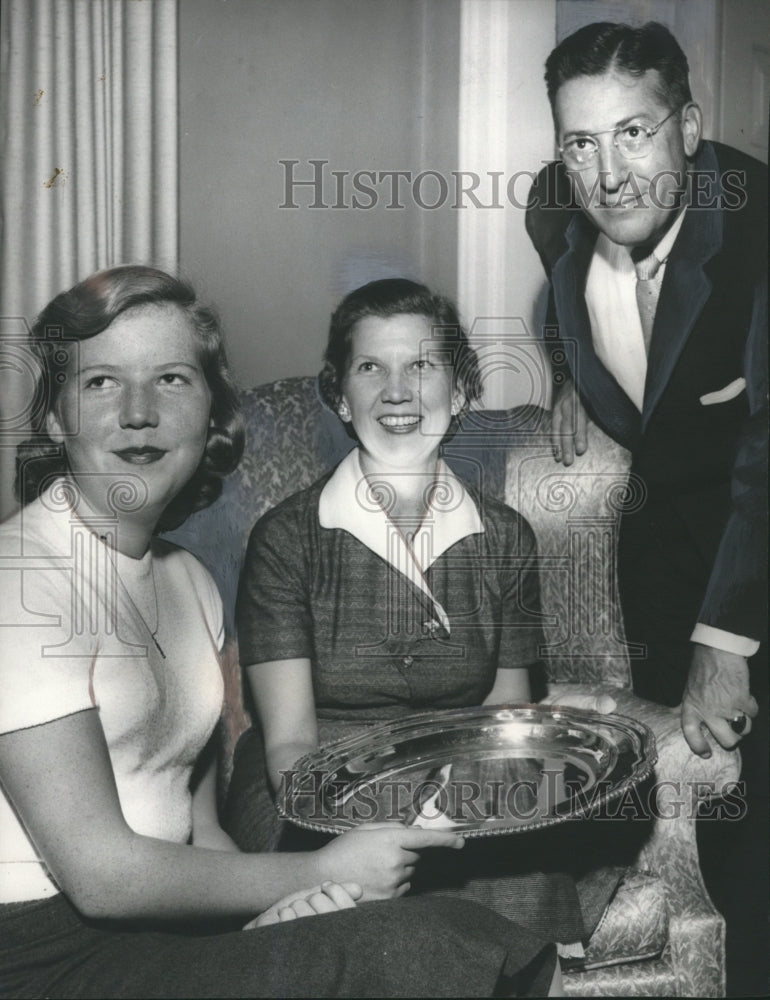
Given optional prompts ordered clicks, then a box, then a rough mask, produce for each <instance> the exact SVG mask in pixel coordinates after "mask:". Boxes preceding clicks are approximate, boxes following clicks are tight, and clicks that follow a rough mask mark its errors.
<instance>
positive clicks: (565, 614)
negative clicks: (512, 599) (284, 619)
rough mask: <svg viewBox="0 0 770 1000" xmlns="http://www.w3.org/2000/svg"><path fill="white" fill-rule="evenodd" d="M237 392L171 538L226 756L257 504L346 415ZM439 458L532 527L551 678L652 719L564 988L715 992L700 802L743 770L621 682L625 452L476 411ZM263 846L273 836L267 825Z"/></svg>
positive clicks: (280, 394)
mask: <svg viewBox="0 0 770 1000" xmlns="http://www.w3.org/2000/svg"><path fill="white" fill-rule="evenodd" d="M242 399H243V405H244V409H245V414H246V420H247V432H248V440H247V447H246V454H245V456H244V459H243V462H242V463H241V466H240V468H239V470H238V471H237V472H236V473H234V474H233V475H232V476H231V477H230V478H229V479H228V481H227V483H226V485H225V489H224V492H223V495H222V497H221V498H220V499H219V500H218V501H217V502H216V503H215V504H214V505H213V506H212V507H210V508H209V509H208V510H205V511H202V512H200V513H199V514H196V515H194V516H193V517H192V518H191V519H190V520H189V521H188V522H187V523H186V524H185V525H184V526H183V528H181V529H179V530H177V531H176V532H174V533H173V534H172V535H171V537H172V538H173V539H174V540H176V541H177V542H178V543H179V544H181V545H184V546H185V547H187V548H189V549H190V550H192V551H193V552H194V553H195V554H196V555H198V556H199V557H200V558H201V560H202V561H203V562H204V563H205V564H206V566H207V567H208V568H209V569H210V571H211V572H212V574H213V575H214V577H215V579H216V580H217V583H218V585H219V587H220V589H221V592H222V596H223V599H224V603H225V609H226V615H227V627H228V635H229V638H228V643H227V648H226V664H225V669H226V675H227V687H228V691H227V706H226V716H225V720H224V722H225V724H224V727H223V729H224V732H223V747H224V754H225V763H226V765H227V763H228V762H229V761H231V759H232V754H233V751H234V748H235V745H236V742H237V739H238V737H239V735H240V734H241V733H242V732H243V731H244V730H245V729H246V728H247V727H248V726H249V725H250V724H251V720H250V716H249V713H248V710H247V708H246V706H245V703H244V696H243V692H242V686H241V676H240V670H239V667H238V657H237V648H236V640H235V638H234V628H233V609H234V603H235V595H236V588H237V580H238V573H239V569H240V564H241V559H242V555H243V551H244V549H245V544H246V540H247V537H248V534H249V531H250V529H251V526H252V525H253V523H254V522H255V520H256V519H257V518H258V517H260V516H261V515H262V514H263V513H264V512H265V511H266V510H268V509H269V508H270V507H272V506H274V505H275V504H277V503H278V502H279V501H280V500H282V499H283V498H284V497H286V496H288V495H289V494H291V493H293V492H295V491H296V490H299V489H302V488H304V487H305V486H308V485H310V483H312V482H313V481H314V480H315V479H316V478H318V477H319V476H320V475H321V474H322V473H324V472H325V471H326V470H327V469H329V468H331V467H332V466H333V465H334V464H336V462H337V461H339V460H340V458H342V457H343V455H344V454H345V453H346V452H347V450H348V449H349V448H350V447H351V441H350V439H349V438H348V437H347V435H346V434H345V431H344V429H343V426H342V424H341V423H340V422H339V420H338V419H337V418H336V416H335V415H334V414H332V413H330V412H329V411H328V410H327V409H325V407H324V406H323V405H322V404H321V403H320V401H319V399H318V397H317V394H316V390H315V382H314V380H313V379H312V378H310V377H297V378H289V379H283V380H281V381H277V382H273V383H270V384H267V385H263V386H259V387H257V388H255V389H249V390H246V391H244V392H243V394H242ZM446 457H447V459H448V460H449V461H450V464H454V466H455V469H456V471H457V472H458V473H459V474H461V475H470V476H471V477H473V478H475V479H476V480H477V485H480V486H481V487H482V488H483V489H486V490H489V491H491V492H492V493H493V494H495V495H497V496H500V497H502V498H503V499H504V500H505V501H506V502H507V503H509V504H510V505H511V506H514V507H516V508H517V509H518V510H520V511H521V512H522V513H523V514H524V515H525V516H526V517H527V518H528V520H529V521H530V523H531V524H532V526H533V528H534V530H535V533H536V535H537V538H538V550H539V562H540V568H541V569H540V572H541V588H542V602H543V609H542V610H543V614H544V632H545V646H544V648H543V651H542V652H543V661H544V663H545V665H546V669H547V674H548V683H549V687H550V688H551V689H552V690H563V691H572V690H576V691H581V690H583V691H586V690H590V691H591V692H593V693H597V692H599V691H602V690H607V691H609V692H610V693H612V695H613V697H614V698H615V699H616V702H617V706H618V708H617V710H618V712H620V713H621V714H624V715H628V716H632V717H634V718H637V719H639V720H641V721H643V722H645V723H647V725H649V726H650V727H651V729H652V730H653V732H654V734H655V739H656V745H657V755H658V757H657V763H656V765H655V775H654V783H655V789H656V793H657V805H658V810H657V815H658V816H659V818H653V819H651V820H649V821H647V822H645V823H643V824H642V825H641V826H639V827H637V828H636V830H635V837H633V838H631V840H630V843H631V845H632V846H631V848H630V853H629V854H628V855H627V856H625V857H622V851H621V853H620V856H621V857H622V864H623V868H624V871H625V874H624V876H623V878H622V880H621V882H620V884H619V887H618V889H617V891H616V893H615V896H614V897H613V899H612V900H611V901H610V903H609V905H608V907H607V909H606V910H605V912H604V915H603V916H602V918H601V920H600V922H599V925H598V927H597V928H596V930H595V931H594V933H593V935H592V937H591V939H590V940H589V941H587V942H585V943H584V944H585V958H584V959H582V960H580V961H574V962H572V964H571V967H569V968H568V970H567V974H566V976H565V981H566V989H567V992H568V993H569V994H571V995H575V996H704V997H705V996H720V995H723V994H724V986H725V978H724V977H725V968H724V923H723V920H722V918H721V917H720V916H719V914H718V913H717V912H716V911H715V909H714V907H713V905H712V903H711V901H710V899H709V898H708V895H707V893H706V890H705V888H704V885H703V881H702V879H701V875H700V870H699V866H698V855H697V849H696V841H695V821H694V813H695V810H696V808H697V805H698V801H699V800H700V799H703V798H705V797H709V796H711V797H712V799H713V798H716V797H718V796H719V794H720V792H721V791H722V790H723V789H725V788H726V787H727V786H728V785H729V783H730V782H732V781H735V780H736V779H737V777H738V769H739V758H738V756H737V754H734V753H733V754H730V753H727V752H725V751H722V750H721V749H720V748H719V747H715V750H714V754H713V756H712V757H711V759H709V760H702V759H701V758H699V757H696V756H694V755H693V754H691V753H690V751H689V749H688V748H687V746H686V744H685V742H684V739H683V737H682V735H681V732H680V728H679V722H678V715H677V712H676V711H675V710H673V709H667V708H662V707H659V706H655V705H652V704H650V703H649V702H644V701H642V700H640V699H638V698H636V697H635V696H634V695H633V694H632V693H631V691H630V670H629V655H634V654H635V653H636V652H637V651H636V650H634V649H629V648H627V646H626V644H625V642H624V639H623V628H622V620H621V615H620V610H619V607H618V603H617V595H616V583H615V562H614V556H615V544H616V538H617V527H618V517H619V514H620V512H621V511H622V510H623V509H624V507H625V506H627V505H628V504H634V503H638V502H642V501H643V489H642V488H641V487H640V484H636V483H633V482H630V481H629V477H628V460H627V455H626V454H625V453H624V452H623V451H622V449H621V448H620V447H619V446H617V445H616V444H614V443H613V442H611V441H609V440H608V439H607V438H605V437H604V436H603V435H601V433H600V432H599V431H598V430H597V429H596V428H592V429H591V433H590V439H589V448H588V451H587V453H586V454H585V455H584V456H582V457H581V458H580V459H578V460H577V461H576V462H575V464H574V465H572V466H571V467H570V468H568V469H566V468H564V467H562V466H557V465H556V464H555V463H554V460H553V458H552V455H551V447H550V442H549V438H548V414H546V413H544V412H543V411H541V410H537V409H535V408H533V407H522V408H519V409H514V410H511V411H505V412H503V411H495V412H486V411H480V412H478V413H474V414H470V415H469V416H468V417H467V418H466V423H465V427H464V433H463V435H462V439H461V440H460V439H458V438H456V439H455V440H454V441H453V442H451V443H450V444H449V445H448V446H447V449H446ZM479 480H480V481H479ZM225 772H226V773H227V766H226V767H225ZM244 797H245V798H248V791H247V790H246V791H244V790H243V789H237V790H235V791H233V789H231V790H230V795H229V798H228V810H227V814H228V817H229V819H230V822H231V825H232V826H233V827H234V829H232V830H231V832H232V833H233V834H234V836H235V837H236V839H238V823H239V822H240V823H243V822H248V823H252V824H255V825H256V826H259V825H260V824H262V823H264V825H265V829H266V830H269V828H270V824H271V817H270V816H267V815H265V814H264V813H265V806H264V805H262V806H260V807H259V810H258V812H255V808H256V807H255V805H254V803H249V802H243V801H240V800H241V799H243V798H244ZM266 808H267V810H268V811H269V808H270V807H269V805H268V806H267V807H266ZM572 822H573V823H578V822H579V821H572ZM569 825H570V824H567V826H569ZM626 825H628V824H626ZM528 836H530V835H528ZM263 846H265V847H268V846H269V834H266V837H265V843H264V845H263ZM616 860H617V859H613V861H616Z"/></svg>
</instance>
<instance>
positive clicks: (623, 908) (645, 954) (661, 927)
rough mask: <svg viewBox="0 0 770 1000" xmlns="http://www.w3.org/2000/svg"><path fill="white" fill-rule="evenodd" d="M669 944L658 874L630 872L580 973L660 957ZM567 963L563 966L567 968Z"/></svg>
mask: <svg viewBox="0 0 770 1000" xmlns="http://www.w3.org/2000/svg"><path fill="white" fill-rule="evenodd" d="M667 941H668V910H667V909H666V899H665V894H664V891H663V886H662V885H661V881H660V879H659V878H658V876H657V875H653V874H651V873H650V872H642V871H633V870H629V871H628V872H627V873H626V875H625V877H624V878H623V880H622V882H621V883H620V885H619V886H618V888H617V891H616V892H615V896H614V898H613V900H612V905H611V906H608V907H607V909H606V910H605V911H604V915H603V917H602V919H601V920H600V921H599V924H598V926H597V928H596V930H595V931H594V932H593V934H592V935H591V940H590V941H589V942H588V947H587V948H586V950H585V956H584V957H583V959H582V960H576V961H575V962H574V967H575V968H576V969H578V970H583V969H596V968H601V967H602V966H604V965H613V964H615V963H616V962H617V961H618V956H623V958H624V960H625V961H640V960H642V959H645V958H657V956H658V955H660V954H661V953H662V952H663V949H664V948H665V947H666V942H667ZM564 964H565V963H564V962H563V963H562V966H564Z"/></svg>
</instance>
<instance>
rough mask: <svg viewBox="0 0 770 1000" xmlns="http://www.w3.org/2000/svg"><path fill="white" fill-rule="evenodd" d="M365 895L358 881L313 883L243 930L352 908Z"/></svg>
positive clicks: (263, 914) (275, 906)
mask: <svg viewBox="0 0 770 1000" xmlns="http://www.w3.org/2000/svg"><path fill="white" fill-rule="evenodd" d="M362 895H363V889H362V888H361V886H360V885H358V884H357V883H356V882H343V883H339V882H324V883H323V884H322V885H316V886H313V888H312V889H302V890H300V891H299V892H293V893H291V894H290V895H289V896H284V898H283V899H279V900H278V902H277V903H273V905H272V906H271V907H269V908H268V909H267V910H265V911H264V913H260V915H259V916H258V917H255V918H254V919H253V920H250V921H249V923H248V924H246V926H245V927H244V928H243V929H244V930H245V931H250V930H253V929H254V928H255V927H267V926H268V924H278V923H285V922H286V921H287V920H296V919H297V918H298V917H314V916H315V915H316V914H317V913H334V912H335V911H337V910H350V909H352V908H353V907H354V906H355V905H356V900H357V899H360V898H361V896H362Z"/></svg>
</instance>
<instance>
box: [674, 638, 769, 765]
mask: <svg viewBox="0 0 770 1000" xmlns="http://www.w3.org/2000/svg"><path fill="white" fill-rule="evenodd" d="M694 645H695V651H694V653H693V658H692V663H691V664H690V673H689V675H688V677H687V686H686V688H685V692H684V698H683V699H682V732H683V733H684V738H685V739H686V740H687V742H688V744H689V746H690V749H691V750H692V752H693V753H697V754H698V756H699V757H710V756H711V748H710V746H709V744H708V740H707V739H706V736H705V734H706V732H709V733H710V734H711V735H712V736H713V737H714V739H715V740H716V741H717V743H719V744H720V746H723V747H724V748H725V749H726V750H730V749H732V748H733V747H734V746H736V745H737V743H738V742H739V740H740V739H741V737H742V736H745V735H746V734H747V733H749V732H751V720H752V719H753V718H754V717H755V716H756V715H757V712H758V711H759V707H758V705H757V703H756V701H755V699H754V698H753V697H752V695H751V692H750V691H749V667H748V664H747V662H746V658H745V657H744V656H738V655H737V654H735V653H726V652H724V651H723V650H721V649H714V648H713V647H711V646H703V645H701V643H699V642H696V643H695V644H694ZM741 715H745V716H746V717H747V718H746V727H745V729H744V730H743V732H741V733H736V732H735V731H734V729H733V728H732V726H731V725H730V720H731V719H735V718H736V717H738V716H741Z"/></svg>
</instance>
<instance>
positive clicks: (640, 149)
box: [559, 108, 682, 170]
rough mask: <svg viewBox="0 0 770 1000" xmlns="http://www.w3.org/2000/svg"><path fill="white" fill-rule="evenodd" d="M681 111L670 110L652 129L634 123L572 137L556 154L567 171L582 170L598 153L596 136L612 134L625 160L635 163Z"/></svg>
mask: <svg viewBox="0 0 770 1000" xmlns="http://www.w3.org/2000/svg"><path fill="white" fill-rule="evenodd" d="M681 110H682V109H681V108H675V109H674V110H673V111H670V112H669V113H668V114H667V115H666V117H665V118H664V119H663V121H660V122H658V124H657V125H655V126H653V127H652V128H648V127H647V126H646V125H640V124H639V123H638V122H633V123H632V124H631V125H617V126H616V127H615V128H607V129H604V131H602V132H586V133H585V134H584V135H576V136H573V137H572V138H571V139H568V140H567V142H565V143H564V145H563V146H560V147H559V154H560V155H561V158H562V160H563V161H564V165H565V167H567V168H568V169H569V170H585V169H586V168H587V167H590V166H591V164H592V163H593V162H594V160H595V159H596V156H597V154H598V152H599V143H598V142H597V141H596V137H597V136H600V135H612V143H613V145H614V146H615V149H617V151H618V152H619V153H620V155H621V156H622V157H623V158H624V159H626V160H638V159H640V158H641V157H642V156H646V155H647V154H648V153H649V152H650V151H651V150H652V147H653V139H654V137H655V136H656V135H657V134H658V132H659V131H660V130H661V128H663V126H664V125H665V124H666V122H667V121H668V120H669V118H673V116H674V115H675V114H677V113H678V112H679V111H681Z"/></svg>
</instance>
